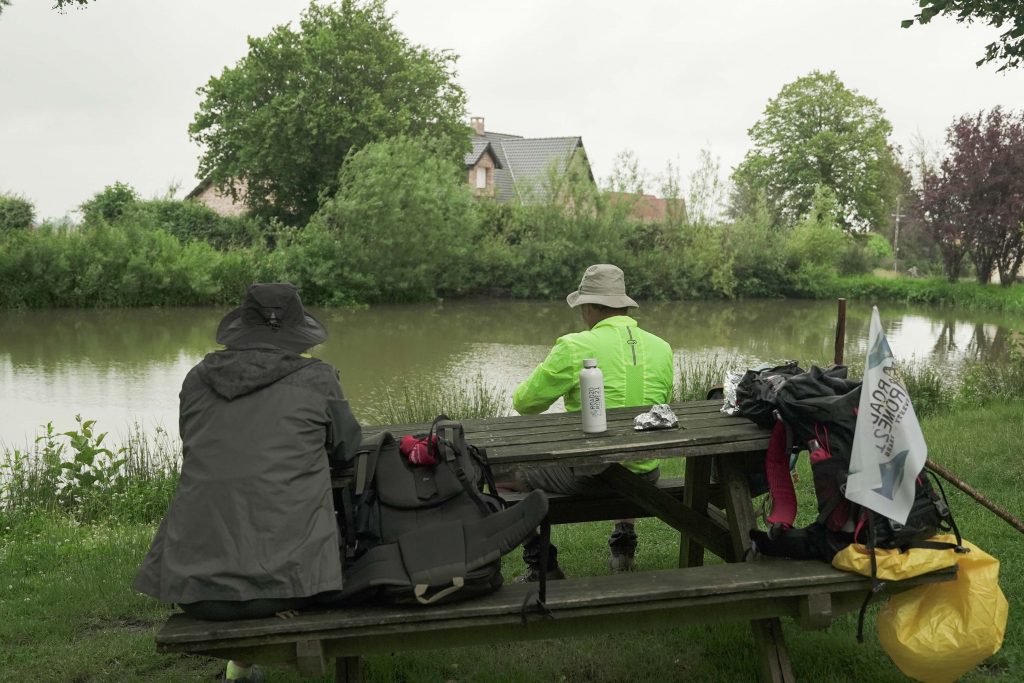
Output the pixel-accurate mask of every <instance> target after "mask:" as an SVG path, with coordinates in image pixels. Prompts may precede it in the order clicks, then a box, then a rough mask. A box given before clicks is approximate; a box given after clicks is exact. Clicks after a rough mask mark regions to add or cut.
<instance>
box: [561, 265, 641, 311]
mask: <svg viewBox="0 0 1024 683" xmlns="http://www.w3.org/2000/svg"><path fill="white" fill-rule="evenodd" d="M565 301H566V303H568V304H569V305H570V306H571V307H573V308H576V307H577V306H579V305H580V304H601V305H602V306H608V307H609V308H631V307H632V308H639V306H640V305H639V304H638V303H637V302H635V301H633V300H632V299H630V298H629V297H628V296H626V278H625V276H624V275H623V274H622V269H621V268H619V267H618V266H613V265H612V264H610V263H598V264H595V265H593V266H590V267H589V268H587V270H586V272H585V273H583V279H582V280H580V288H579V289H577V290H576V291H575V292H573V293H571V294H569V296H567V297H565Z"/></svg>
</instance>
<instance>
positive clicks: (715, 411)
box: [156, 401, 956, 682]
mask: <svg viewBox="0 0 1024 683" xmlns="http://www.w3.org/2000/svg"><path fill="white" fill-rule="evenodd" d="M720 405H721V404H720V402H719V401H692V402H684V403H677V404H673V406H672V407H673V410H674V411H675V413H676V415H677V416H678V417H679V427H678V428H675V429H667V430H658V431H649V432H636V431H634V430H633V417H634V416H635V415H636V414H638V413H639V412H641V411H642V409H639V408H619V409H613V410H609V411H608V431H607V432H606V433H603V434H599V435H586V434H583V433H582V430H581V429H580V418H579V415H578V414H565V413H562V414H546V415H534V416H513V417H501V418H490V419H480V420H466V421H464V422H463V425H464V427H465V431H466V439H467V441H469V442H470V443H473V444H476V445H478V446H483V447H485V448H486V449H487V454H488V458H489V460H490V462H491V465H492V467H493V468H494V470H495V473H496V475H498V476H499V478H500V477H501V475H502V474H503V473H509V472H512V471H514V470H517V469H522V468H530V467H545V466H550V465H558V464H561V465H573V466H588V465H589V466H594V465H602V464H608V463H615V462H621V461H624V460H629V459H647V458H652V457H656V458H678V457H683V458H686V459H687V460H686V468H685V475H684V477H683V478H682V480H679V479H670V480H664V481H662V482H659V484H652V483H650V482H648V481H646V480H644V479H641V478H640V477H636V476H633V475H632V474H631V473H630V472H629V471H628V470H626V469H625V468H623V467H621V466H612V467H607V468H606V469H605V470H604V471H603V472H602V474H601V475H600V476H601V477H602V478H603V479H604V480H605V481H606V483H607V484H608V485H609V487H610V488H611V489H612V490H613V491H615V493H616V495H614V496H608V497H605V498H600V499H586V500H585V499H582V498H579V497H575V496H551V505H550V512H549V518H550V520H551V521H552V523H568V522H579V521H591V520H599V519H617V518H622V517H626V516H637V517H639V516H655V517H657V518H659V519H660V520H662V521H664V522H665V523H666V524H668V525H670V526H671V527H673V528H674V529H676V530H678V531H679V532H680V552H679V560H680V561H679V565H680V568H679V569H667V570H657V571H641V572H633V573H629V574H625V575H613V576H597V577H581V578H572V579H569V580H565V581H557V582H551V583H549V584H548V587H547V600H546V605H547V608H548V610H549V612H544V611H540V610H524V604H528V603H530V601H531V591H536V590H537V587H536V585H535V584H507V585H505V586H503V587H501V588H500V589H499V590H498V591H497V592H495V593H493V594H491V595H487V596H485V597H482V598H478V599H474V600H471V601H467V602H464V603H454V604H450V605H443V606H434V607H419V606H415V607H404V606H403V607H397V606H395V607H358V608H346V609H338V610H330V611H323V612H309V613H303V614H300V615H299V616H298V617H295V618H292V619H287V620H281V619H255V620H245V621H234V622H211V621H202V620H198V619H192V618H190V617H186V616H185V615H182V614H176V615H174V616H172V617H171V618H170V619H169V620H168V621H167V623H166V624H165V625H164V626H163V627H162V628H161V629H160V630H159V632H158V633H157V636H156V641H157V648H158V650H160V651H163V652H186V653H192V654H206V655H211V656H216V657H223V658H232V659H240V660H250V661H257V662H266V663H273V662H286V663H292V664H295V665H297V666H298V667H299V669H300V671H303V672H304V673H306V674H311V675H321V674H322V673H323V672H324V671H325V670H326V666H327V662H328V660H329V659H331V658H335V660H336V665H335V679H336V680H337V681H359V680H361V677H362V659H361V657H362V656H363V655H368V654H375V653H386V652H395V651H400V650H408V649H421V648H437V647H438V646H439V644H441V643H445V644H451V645H469V644H483V643H499V642H506V641H511V640H528V639H538V638H557V637H570V636H576V635H584V634H590V633H599V632H613V631H636V630H638V629H640V628H665V627H674V626H679V625H685V624H689V623H707V622H716V621H723V620H733V621H735V620H749V621H750V623H751V625H752V628H753V633H754V640H755V643H756V647H757V650H758V653H757V657H758V659H759V662H760V665H761V677H762V679H763V680H766V681H779V682H781V681H792V680H794V676H793V671H792V666H791V664H790V661H789V655H788V652H787V650H786V645H785V642H784V639H783V635H782V629H781V624H780V622H779V619H780V618H781V617H792V618H794V619H796V620H797V621H798V622H799V623H800V624H801V625H803V626H805V627H807V628H823V627H825V626H827V625H828V624H829V623H830V621H831V620H832V618H833V617H834V616H836V615H838V614H841V613H843V612H846V611H849V610H850V609H853V608H855V607H856V606H859V604H860V602H861V601H862V600H863V598H864V596H865V595H866V594H867V591H868V590H869V589H870V586H871V582H870V580H869V579H867V578H865V577H861V576H858V575H854V574H849V573H845V572H841V571H838V570H835V569H833V568H832V567H830V566H829V565H827V564H824V563H822V562H817V561H795V560H765V559H758V560H757V561H751V560H752V559H753V558H752V557H751V555H750V553H748V552H747V550H748V548H749V546H750V541H749V538H748V531H749V530H750V529H751V528H753V527H754V526H755V517H754V510H753V506H752V504H751V496H750V489H749V486H748V480H747V473H748V472H749V471H750V470H751V469H756V468H758V467H763V459H764V452H765V450H766V448H767V446H768V439H769V432H768V430H765V429H762V428H760V427H758V426H756V425H754V424H753V423H752V422H750V421H749V420H746V419H744V418H735V417H730V416H727V415H725V414H723V413H721V412H720V410H719V406H720ZM428 427H429V425H424V424H410V425H390V426H380V427H367V428H365V429H364V433H365V434H367V435H370V434H373V433H375V432H378V431H384V430H387V431H390V432H392V433H393V434H396V435H401V434H412V433H419V432H425V431H426V430H427V428H428ZM712 459H715V460H717V468H716V469H717V471H718V476H717V481H716V482H715V483H714V484H713V483H712V469H713V465H712ZM513 498H514V496H513ZM705 549H707V550H708V551H710V552H711V553H713V554H714V555H717V556H718V557H720V558H722V559H723V560H725V561H726V562H725V563H724V564H710V565H706V566H704V551H705ZM955 572H956V568H955V566H953V567H950V568H949V569H946V570H942V571H939V572H935V573H932V574H929V575H925V576H923V577H918V578H916V579H913V580H907V581H901V582H898V585H897V584H893V583H890V584H889V586H890V588H891V589H893V590H902V589H905V588H908V587H911V586H913V585H918V584H920V583H925V582H932V581H943V580H950V579H952V578H953V577H955ZM447 636H451V637H450V638H449V637H447Z"/></svg>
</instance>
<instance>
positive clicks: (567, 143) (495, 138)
mask: <svg viewBox="0 0 1024 683" xmlns="http://www.w3.org/2000/svg"><path fill="white" fill-rule="evenodd" d="M484 143H490V144H491V147H492V149H493V150H494V152H495V156H496V157H497V159H498V163H499V164H500V165H501V168H500V169H496V170H495V171H494V197H495V199H496V200H497V201H499V202H508V201H511V200H513V199H519V200H520V201H525V202H527V203H533V202H537V201H543V200H544V199H546V198H547V197H546V195H545V187H544V181H545V180H546V177H547V173H548V171H549V170H550V169H551V168H552V167H554V168H555V169H556V170H557V171H559V172H561V171H564V170H565V168H566V166H567V165H568V163H569V160H570V159H571V158H572V155H573V154H574V153H575V152H576V150H577V149H580V148H582V147H583V141H582V140H581V139H580V138H579V137H566V138H524V137H521V136H519V135H507V134H504V133H492V132H490V131H487V132H485V133H484V134H483V135H474V136H473V151H474V153H475V152H476V151H477V145H483V144H484ZM466 159H467V161H466V165H467V166H472V165H473V164H475V163H476V160H477V159H479V154H477V156H476V157H475V158H474V159H473V160H472V161H470V160H469V157H468V156H467V157H466Z"/></svg>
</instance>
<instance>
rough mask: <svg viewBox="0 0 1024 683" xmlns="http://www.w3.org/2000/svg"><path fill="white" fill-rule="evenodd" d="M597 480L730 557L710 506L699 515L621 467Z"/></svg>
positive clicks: (613, 466) (726, 538) (604, 472)
mask: <svg viewBox="0 0 1024 683" xmlns="http://www.w3.org/2000/svg"><path fill="white" fill-rule="evenodd" d="M597 477H598V478H600V479H601V480H603V481H604V482H605V483H606V484H608V486H609V487H611V488H612V489H613V490H615V491H617V492H618V493H619V494H620V495H621V496H622V497H623V498H625V499H627V500H630V501H633V502H634V503H636V504H637V505H639V506H640V507H642V508H643V509H645V510H647V511H648V512H650V513H651V514H652V515H654V516H655V517H657V518H658V519H660V520H661V521H663V522H665V523H666V524H668V525H669V526H671V527H672V528H673V529H675V530H677V531H679V532H680V533H682V534H686V536H687V537H688V538H692V539H694V541H695V542H697V543H700V544H701V545H702V546H703V547H705V548H707V549H708V550H710V551H711V552H713V553H714V554H716V555H718V556H719V557H729V556H731V554H732V548H731V547H730V545H729V534H728V533H727V532H725V531H724V530H723V529H721V528H720V527H718V526H716V525H715V524H714V523H713V522H712V521H711V520H710V519H709V518H708V516H707V505H705V506H704V510H703V514H701V513H698V512H696V511H695V510H693V509H691V508H690V507H688V506H686V505H684V504H683V503H681V502H679V501H678V500H676V499H675V498H673V497H672V496H670V495H669V494H667V493H665V492H664V491H662V490H660V489H659V488H658V487H657V486H655V485H654V484H652V483H651V482H649V481H647V480H645V479H641V478H640V477H638V476H636V475H635V474H633V473H632V472H630V471H629V470H627V469H626V468H625V467H623V466H622V465H619V464H615V463H613V464H611V465H609V466H608V467H606V468H605V469H604V470H602V471H601V473H600V474H598V475H597Z"/></svg>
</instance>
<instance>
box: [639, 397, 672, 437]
mask: <svg viewBox="0 0 1024 683" xmlns="http://www.w3.org/2000/svg"><path fill="white" fill-rule="evenodd" d="M678 426H679V418H677V417H676V414H675V413H673V412H672V408H671V407H670V406H669V405H668V404H667V403H659V404H658V405H655V406H651V409H650V410H648V411H647V412H646V413H640V414H639V415H637V416H636V417H634V418H633V429H634V430H636V431H638V432H645V431H647V430H650V429H671V428H673V427H678Z"/></svg>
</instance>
